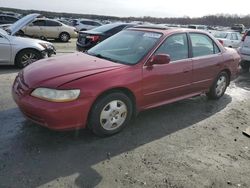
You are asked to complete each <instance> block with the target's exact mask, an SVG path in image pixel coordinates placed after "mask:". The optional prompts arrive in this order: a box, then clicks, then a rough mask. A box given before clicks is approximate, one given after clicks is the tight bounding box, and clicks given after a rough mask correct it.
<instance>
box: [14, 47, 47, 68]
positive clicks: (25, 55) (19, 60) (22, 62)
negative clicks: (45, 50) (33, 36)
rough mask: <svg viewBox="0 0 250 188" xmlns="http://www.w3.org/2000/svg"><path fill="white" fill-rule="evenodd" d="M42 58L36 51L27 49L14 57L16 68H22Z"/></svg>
mask: <svg viewBox="0 0 250 188" xmlns="http://www.w3.org/2000/svg"><path fill="white" fill-rule="evenodd" d="M41 58H42V54H41V53H40V52H38V51H36V50H32V49H27V50H23V51H21V52H19V53H18V54H17V56H16V62H15V64H16V66H18V67H19V68H23V67H26V66H28V65H29V64H31V63H33V62H35V61H37V60H39V59H41Z"/></svg>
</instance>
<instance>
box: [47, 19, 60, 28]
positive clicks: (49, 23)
mask: <svg viewBox="0 0 250 188" xmlns="http://www.w3.org/2000/svg"><path fill="white" fill-rule="evenodd" d="M45 26H48V27H56V26H61V24H60V23H58V22H55V21H51V20H46V25H45Z"/></svg>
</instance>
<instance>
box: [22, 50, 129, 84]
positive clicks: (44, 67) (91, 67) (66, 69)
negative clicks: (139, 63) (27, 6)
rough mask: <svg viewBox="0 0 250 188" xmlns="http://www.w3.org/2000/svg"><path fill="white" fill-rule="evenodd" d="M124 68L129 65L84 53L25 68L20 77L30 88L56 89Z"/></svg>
mask: <svg viewBox="0 0 250 188" xmlns="http://www.w3.org/2000/svg"><path fill="white" fill-rule="evenodd" d="M124 66H127V65H122V64H117V63H114V62H111V61H108V60H104V59H100V58H97V57H94V56H90V55H87V54H84V53H74V54H70V55H64V56H59V57H52V58H48V59H44V60H40V61H37V62H34V63H32V64H31V65H29V66H27V67H26V68H24V69H23V71H21V73H20V76H21V77H22V80H23V81H24V83H25V84H26V86H27V87H29V88H37V87H51V88H56V87H60V86H62V85H63V84H66V83H69V82H71V81H74V80H76V79H79V78H83V77H87V76H91V75H95V74H97V73H101V72H106V71H110V70H114V69H118V68H121V67H124Z"/></svg>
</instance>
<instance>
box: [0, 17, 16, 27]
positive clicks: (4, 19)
mask: <svg viewBox="0 0 250 188" xmlns="http://www.w3.org/2000/svg"><path fill="white" fill-rule="evenodd" d="M17 20H18V18H16V17H14V16H8V15H1V14H0V25H1V24H12V23H15V22H16V21H17Z"/></svg>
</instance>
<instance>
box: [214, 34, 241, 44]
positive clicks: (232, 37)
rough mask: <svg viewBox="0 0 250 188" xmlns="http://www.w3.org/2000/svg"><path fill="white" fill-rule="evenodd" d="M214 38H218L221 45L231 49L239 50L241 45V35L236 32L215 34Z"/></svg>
mask: <svg viewBox="0 0 250 188" xmlns="http://www.w3.org/2000/svg"><path fill="white" fill-rule="evenodd" d="M214 37H215V38H217V39H218V40H219V41H220V43H221V44H222V45H223V46H225V47H229V48H238V47H239V46H240V43H241V38H242V37H241V34H240V33H239V32H235V31H219V32H216V33H214Z"/></svg>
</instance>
